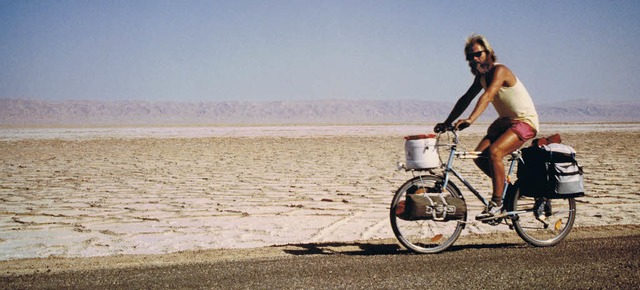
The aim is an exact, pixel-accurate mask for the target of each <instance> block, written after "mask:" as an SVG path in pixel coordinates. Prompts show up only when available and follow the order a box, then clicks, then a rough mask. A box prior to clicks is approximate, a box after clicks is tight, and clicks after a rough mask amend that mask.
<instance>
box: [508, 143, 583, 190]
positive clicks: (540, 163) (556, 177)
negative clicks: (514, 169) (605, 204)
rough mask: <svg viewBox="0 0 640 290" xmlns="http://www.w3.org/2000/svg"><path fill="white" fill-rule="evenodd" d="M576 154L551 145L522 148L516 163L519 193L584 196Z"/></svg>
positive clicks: (560, 145)
mask: <svg viewBox="0 0 640 290" xmlns="http://www.w3.org/2000/svg"><path fill="white" fill-rule="evenodd" d="M575 156H576V151H575V150H574V149H573V148H572V147H571V146H568V145H564V144H558V143H551V144H546V145H543V146H540V147H539V146H532V147H528V148H524V149H522V160H521V161H520V162H519V163H518V173H517V175H518V182H519V185H520V192H521V193H522V195H524V196H529V197H546V198H569V197H579V196H584V180H583V171H582V167H580V166H579V165H578V161H577V160H576V159H575Z"/></svg>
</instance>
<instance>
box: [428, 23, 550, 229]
mask: <svg viewBox="0 0 640 290" xmlns="http://www.w3.org/2000/svg"><path fill="white" fill-rule="evenodd" d="M464 51H465V55H466V59H467V61H468V62H469V67H470V68H471V73H473V75H474V76H475V78H474V80H473V84H471V86H470V87H469V89H468V90H467V92H466V93H465V94H464V95H462V97H460V99H458V101H457V103H456V105H455V106H454V107H453V110H452V111H451V113H450V114H449V117H447V119H446V120H445V121H444V123H439V124H437V125H436V126H435V128H434V131H435V132H437V133H439V132H443V131H444V130H445V129H446V127H447V126H448V125H449V124H452V123H453V121H454V120H455V119H457V118H458V117H460V115H462V113H463V112H464V111H465V110H466V109H467V107H469V104H470V103H471V101H472V100H473V99H474V98H475V97H476V96H477V95H478V94H479V93H480V91H481V90H483V89H484V92H483V93H482V95H480V98H479V99H478V102H477V103H476V106H475V108H474V109H473V111H472V113H471V115H470V116H469V118H467V119H459V120H458V121H457V122H456V123H455V124H454V128H455V129H457V130H462V129H465V128H467V127H469V126H471V124H473V123H474V122H475V121H476V120H477V119H478V117H480V115H481V114H482V113H483V112H484V111H485V109H486V108H487V106H488V105H489V103H490V102H491V103H492V104H493V106H494V108H495V109H496V111H497V112H498V115H499V117H498V119H496V120H495V121H494V122H493V123H492V124H491V125H490V126H489V128H488V130H487V135H486V136H485V137H484V138H483V139H482V141H480V143H479V144H478V146H477V147H476V151H482V152H483V154H482V155H483V156H484V157H487V158H477V159H475V163H476V165H477V166H478V167H479V168H480V169H481V170H482V171H483V172H484V173H485V174H487V175H488V176H489V177H491V179H492V184H493V195H492V197H491V202H490V203H489V205H488V207H487V208H485V210H484V211H483V212H482V213H481V214H479V215H478V216H476V219H478V220H485V219H489V218H491V217H494V216H496V215H498V214H500V213H501V212H502V192H503V191H504V185H505V178H506V176H505V168H504V164H503V162H502V159H503V158H504V157H505V156H506V155H508V154H510V153H511V152H513V151H515V150H517V149H518V148H520V147H521V146H522V145H524V143H525V142H526V141H528V140H530V139H532V138H533V137H535V136H536V134H537V132H538V128H539V127H540V125H539V122H538V113H537V112H536V109H535V106H534V105H533V101H532V100H531V96H530V95H529V93H528V92H527V89H526V88H525V87H524V85H523V84H522V82H521V81H520V80H519V79H518V78H517V77H516V76H515V74H514V73H513V72H512V71H511V70H510V69H509V68H508V67H507V66H505V65H504V64H500V63H496V60H497V57H496V55H495V52H494V51H493V48H492V47H491V45H490V44H489V42H488V41H487V39H486V38H484V37H483V36H481V35H477V34H472V35H471V36H469V38H467V41H466V44H465V48H464Z"/></svg>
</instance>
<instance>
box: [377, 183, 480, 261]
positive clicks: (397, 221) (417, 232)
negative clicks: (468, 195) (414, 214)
mask: <svg viewBox="0 0 640 290" xmlns="http://www.w3.org/2000/svg"><path fill="white" fill-rule="evenodd" d="M439 184H442V177H440V176H433V175H425V176H417V177H415V178H413V179H410V180H409V181H407V182H405V183H404V184H403V185H402V186H400V188H399V189H398V190H397V191H396V194H395V195H394V197H393V200H392V201H391V209H390V212H389V216H390V220H391V228H392V229H393V233H394V234H395V236H396V238H397V239H398V241H400V243H401V244H402V245H403V246H404V247H405V248H407V249H408V250H410V251H412V252H415V253H424V254H432V253H439V252H442V251H444V250H446V249H447V248H448V247H450V246H451V245H452V244H453V243H454V242H455V241H456V239H458V237H459V236H460V233H461V232H462V229H463V228H464V222H465V221H466V219H467V214H466V212H465V214H464V217H463V218H462V219H460V220H447V221H436V220H433V219H420V220H409V219H407V218H406V216H403V214H404V202H405V201H406V198H407V194H408V193H409V194H410V193H412V191H413V190H415V189H416V187H417V188H419V189H426V192H433V191H429V189H434V188H437V187H438V186H439ZM445 194H450V195H451V196H455V197H458V198H462V195H461V194H460V191H459V190H458V189H457V188H456V187H455V185H453V183H451V182H449V184H448V186H447V188H446V192H445Z"/></svg>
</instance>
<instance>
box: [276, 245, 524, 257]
mask: <svg viewBox="0 0 640 290" xmlns="http://www.w3.org/2000/svg"><path fill="white" fill-rule="evenodd" d="M521 246H522V243H497V244H467V245H453V246H451V247H450V248H448V249H447V250H446V251H445V252H456V251H460V250H466V249H501V248H512V247H521ZM287 247H288V248H289V247H291V248H290V249H285V250H283V251H284V252H285V253H287V254H291V255H298V256H302V255H351V256H375V255H398V254H412V253H411V252H409V251H408V250H406V249H405V248H403V247H401V246H400V245H399V244H395V243H394V244H379V243H378V244H375V243H361V242H333V243H311V244H293V245H288V246H287Z"/></svg>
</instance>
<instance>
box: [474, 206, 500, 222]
mask: <svg viewBox="0 0 640 290" xmlns="http://www.w3.org/2000/svg"><path fill="white" fill-rule="evenodd" d="M501 213H502V205H497V204H496V203H495V202H493V201H492V202H490V203H489V206H488V207H487V208H485V209H484V210H483V211H482V213H480V214H479V215H477V216H476V220H486V219H492V218H495V217H498V215H500V214H501Z"/></svg>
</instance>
